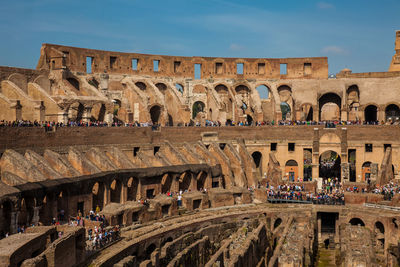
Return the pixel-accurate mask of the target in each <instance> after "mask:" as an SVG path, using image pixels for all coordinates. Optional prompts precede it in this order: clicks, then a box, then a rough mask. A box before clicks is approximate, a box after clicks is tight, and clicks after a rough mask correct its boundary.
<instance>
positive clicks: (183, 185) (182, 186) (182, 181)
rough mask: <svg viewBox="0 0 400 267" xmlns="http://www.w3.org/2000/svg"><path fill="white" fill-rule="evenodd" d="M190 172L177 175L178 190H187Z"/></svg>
mask: <svg viewBox="0 0 400 267" xmlns="http://www.w3.org/2000/svg"><path fill="white" fill-rule="evenodd" d="M190 180H191V177H190V174H189V173H187V172H184V173H182V174H181V176H180V177H179V191H181V190H182V191H185V190H189V187H190Z"/></svg>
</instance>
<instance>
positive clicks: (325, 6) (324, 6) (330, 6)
mask: <svg viewBox="0 0 400 267" xmlns="http://www.w3.org/2000/svg"><path fill="white" fill-rule="evenodd" d="M317 7H318V8H319V9H334V8H335V6H334V5H333V4H330V3H327V2H318V3H317Z"/></svg>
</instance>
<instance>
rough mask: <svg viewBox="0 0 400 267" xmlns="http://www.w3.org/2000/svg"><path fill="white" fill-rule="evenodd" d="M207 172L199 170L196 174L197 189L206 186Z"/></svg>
mask: <svg viewBox="0 0 400 267" xmlns="http://www.w3.org/2000/svg"><path fill="white" fill-rule="evenodd" d="M207 176H208V174H207V173H206V172H203V171H201V172H200V173H199V174H198V175H197V190H198V191H200V190H201V189H204V188H205V186H206V180H207Z"/></svg>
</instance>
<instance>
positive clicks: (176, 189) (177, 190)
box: [171, 174, 179, 192]
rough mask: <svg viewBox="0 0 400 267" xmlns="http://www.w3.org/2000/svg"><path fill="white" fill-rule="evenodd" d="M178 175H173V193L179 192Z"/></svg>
mask: <svg viewBox="0 0 400 267" xmlns="http://www.w3.org/2000/svg"><path fill="white" fill-rule="evenodd" d="M177 177H178V175H176V174H174V175H172V181H171V191H172V192H179V180H178V179H177Z"/></svg>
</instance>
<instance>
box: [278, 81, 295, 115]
mask: <svg viewBox="0 0 400 267" xmlns="http://www.w3.org/2000/svg"><path fill="white" fill-rule="evenodd" d="M277 91H278V95H279V100H280V110H281V113H282V119H283V120H286V119H291V118H292V112H293V111H294V110H293V97H292V88H291V87H290V86H289V85H286V84H283V85H280V86H279V87H278V88H277Z"/></svg>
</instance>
